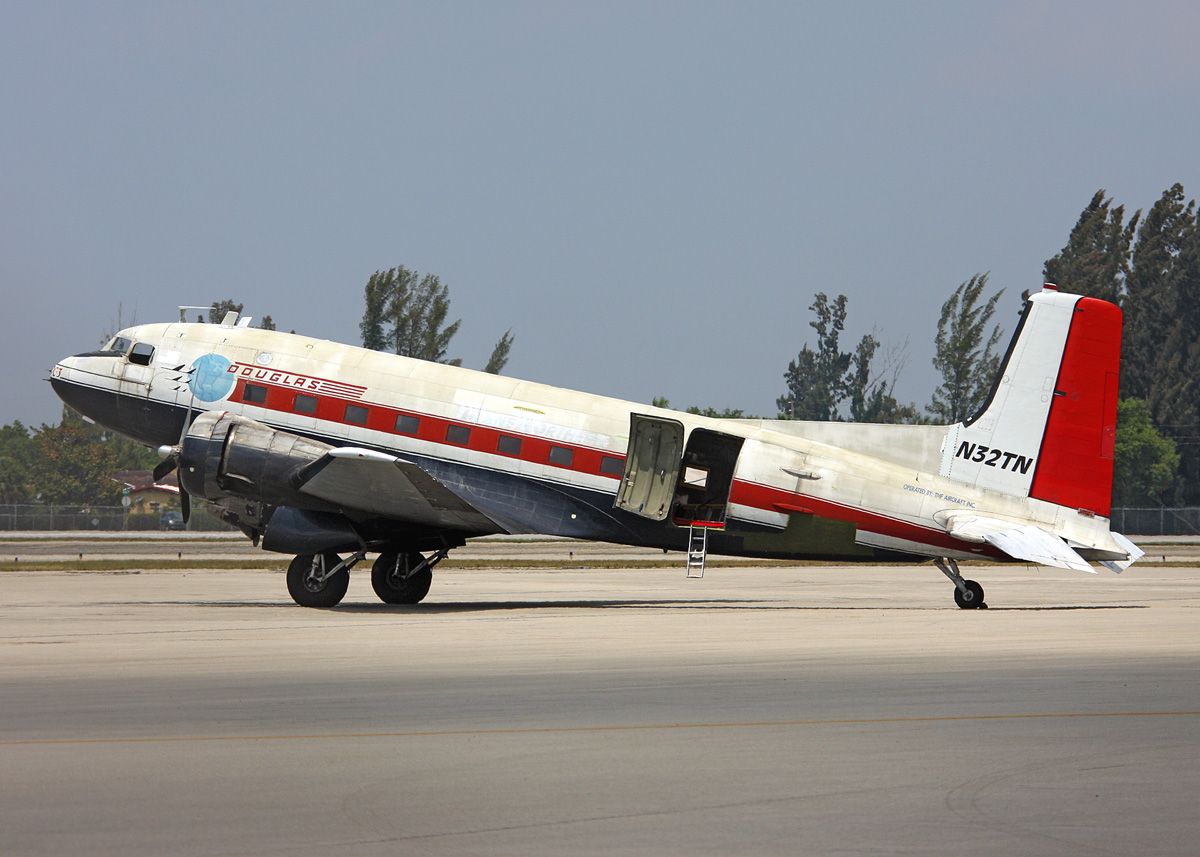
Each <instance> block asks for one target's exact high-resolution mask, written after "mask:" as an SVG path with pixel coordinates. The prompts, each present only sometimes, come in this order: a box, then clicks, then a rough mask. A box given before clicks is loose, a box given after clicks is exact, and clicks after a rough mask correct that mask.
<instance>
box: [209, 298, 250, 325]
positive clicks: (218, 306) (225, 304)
mask: <svg viewBox="0 0 1200 857" xmlns="http://www.w3.org/2000/svg"><path fill="white" fill-rule="evenodd" d="M244 306H245V304H239V303H234V302H233V299H232V298H226V299H225V300H223V301H213V303H212V307H211V308H210V309H209V311H208V323H209V324H220V323H221V322H222V321H224V319H225V314H226V313H228V312H231V311H232V312H236V313H238V314H239V315H241V312H242V307H244Z"/></svg>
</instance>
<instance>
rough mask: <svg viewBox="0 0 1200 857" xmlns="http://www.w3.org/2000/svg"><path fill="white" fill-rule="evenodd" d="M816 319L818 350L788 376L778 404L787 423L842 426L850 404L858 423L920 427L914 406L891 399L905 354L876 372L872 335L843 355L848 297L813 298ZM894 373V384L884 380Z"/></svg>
mask: <svg viewBox="0 0 1200 857" xmlns="http://www.w3.org/2000/svg"><path fill="white" fill-rule="evenodd" d="M809 309H810V310H812V311H813V313H814V314H815V315H816V319H815V320H814V321H810V322H809V325H810V326H811V327H812V328H813V329H814V330H816V331H817V348H816V350H815V351H814V350H813V349H812V348H810V347H809V346H808V344H807V343H806V344H805V345H804V346H803V347H802V348H801V349H800V353H799V355H797V357H796V359H795V360H792V361H791V362H790V363H788V368H787V371H786V372H784V376H783V377H784V380H785V381H786V383H787V392H786V393H785V394H784V395H782V396H780V397H779V399H778V400H777V401H776V404H777V406H778V407H779V418H780V419H784V420H825V421H827V420H840V419H843V418H844V417H843V415H842V410H841V408H842V404H843V403H845V402H847V401H848V402H849V412H850V419H851V420H853V421H854V422H918V421H919V420H920V416H919V415H918V413H917V408H916V406H915V405H901V404H900V403H899V402H897V401H896V399H895V397H894V396H893V395H892V391H893V390H894V389H895V386H896V377H897V375H898V374H899V370H900V367H901V366H902V365H903V362H904V361H903V349H900V350H899V351H895V352H893V353H892V354H891V355H890V357H889V359H888V360H887V361H886V365H885V366H884V367H883V370H882V372H880V371H877V370H876V369H875V368H874V360H875V355H876V353H877V352H878V350H879V340H878V339H876V338H875V334H874V333H873V332H872V333H868V334H866V335H865V336H863V338H862V339H861V340H859V343H858V345H857V347H856V348H855V349H854V352H853V353H847V352H843V351H842V350H841V349H840V347H839V345H838V340H839V337H840V335H841V333H842V331H843V330H844V329H845V326H846V296H845V295H838V296H837V298H836V299H834V301H833V302H832V303H830V301H829V297H828V296H827V295H826V294H825V293H824V292H818V293H817V294H816V295H814V297H813V302H812V304H811V305H810V306H809ZM889 369H890V370H891V381H890V382H889V381H887V380H886V379H885V377H884V376H885V375H886V374H887V373H888V370H889Z"/></svg>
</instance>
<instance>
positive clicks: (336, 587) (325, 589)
mask: <svg viewBox="0 0 1200 857" xmlns="http://www.w3.org/2000/svg"><path fill="white" fill-rule="evenodd" d="M341 564H342V558H341V557H340V556H338V555H337V554H335V553H320V554H308V553H306V554H300V556H298V557H296V558H295V559H293V560H292V562H291V564H290V565H289V566H288V571H287V587H288V593H289V594H290V595H291V596H292V600H293V601H295V602H296V603H297V604H299V605H300V606H301V607H335V606H337V604H338V603H339V602H340V601H341V600H342V598H343V597H344V596H345V595H346V588H347V587H349V586H350V571H349V569H347V568H342V569H340V570H338V571H337V572H335V573H333V574H330V573H329V572H330V571H331V570H332V569H335V568H337V567H338V566H339V565H341Z"/></svg>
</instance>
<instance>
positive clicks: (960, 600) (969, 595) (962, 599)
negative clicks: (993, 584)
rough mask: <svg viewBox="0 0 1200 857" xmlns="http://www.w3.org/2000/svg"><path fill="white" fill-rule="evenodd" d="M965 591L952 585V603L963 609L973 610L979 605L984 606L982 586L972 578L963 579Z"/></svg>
mask: <svg viewBox="0 0 1200 857" xmlns="http://www.w3.org/2000/svg"><path fill="white" fill-rule="evenodd" d="M963 584H964V585H965V591H964V590H962V589H959V588H958V587H957V586H956V587H954V603H955V604H957V605H958V606H959V607H961V608H963V609H964V610H974V609H976V608H979V607H983V608H986V607H987V605H986V604H984V603H983V587H982V586H980V585H979V584H978V583H976V582H975V581H974V580H964V581H963Z"/></svg>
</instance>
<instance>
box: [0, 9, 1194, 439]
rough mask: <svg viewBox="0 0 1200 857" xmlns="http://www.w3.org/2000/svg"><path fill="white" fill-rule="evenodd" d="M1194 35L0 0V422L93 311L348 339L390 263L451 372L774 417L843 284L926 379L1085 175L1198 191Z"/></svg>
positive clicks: (83, 339)
mask: <svg viewBox="0 0 1200 857" xmlns="http://www.w3.org/2000/svg"><path fill="white" fill-rule="evenodd" d="M1198 44H1200V5H1198V4H1195V3H1194V2H1178V3H1153V2H1150V3H1139V4H1132V3H1128V2H1093V3H1039V2H1003V3H990V4H984V3H959V2H952V3H896V2H889V3H825V4H802V3H796V2H788V3H779V4H775V3H700V2H692V3H645V2H639V3H631V4H618V3H586V4H585V3H499V2H486V3H483V2H481V3H432V2H431V3H385V4H368V3H338V4H325V5H321V4H299V3H293V2H287V3H265V2H260V3H250V2H242V3H203V4H200V3H164V2H153V3H146V4H125V3H99V2H89V3H77V4H76V3H67V4H64V3H52V2H12V0H0V122H2V125H0V283H3V288H4V297H5V309H6V313H5V321H4V336H3V337H2V338H0V343H2V345H0V349H2V351H0V356H2V358H3V361H4V364H5V365H6V366H8V370H7V371H6V372H5V373H4V374H3V375H2V376H0V379H2V380H0V384H2V385H3V386H2V387H0V393H2V395H0V402H3V409H2V411H0V421H3V422H8V421H9V420H12V419H15V418H20V419H22V420H26V421H30V422H40V421H55V420H56V419H57V415H58V413H59V405H58V402H57V400H56V399H55V397H54V395H53V393H52V392H51V390H50V387H49V385H48V384H46V383H44V381H43V380H42V379H44V378H45V377H47V374H48V369H49V367H50V366H51V365H53V363H54V361H55V360H56V359H58V358H59V357H60V356H63V355H65V354H69V353H74V352H77V351H82V350H86V349H88V348H90V347H93V346H95V345H96V343H97V341H98V339H99V337H100V336H101V334H102V333H103V332H104V331H105V330H106V329H108V328H109V327H110V326H111V324H112V323H113V322H115V320H116V317H117V309H118V305H120V306H122V307H123V309H124V318H125V320H126V321H127V322H128V321H129V319H130V317H131V316H132V315H134V314H135V313H136V319H137V320H138V321H157V320H169V319H172V318H174V317H177V313H176V311H175V309H174V307H175V306H176V305H178V304H181V303H187V304H206V303H209V302H211V301H212V300H215V299H220V298H225V297H233V298H236V299H237V300H240V301H245V303H246V305H247V312H251V313H253V314H255V315H261V314H263V313H271V314H272V315H273V316H274V317H275V319H276V321H277V322H278V323H279V324H280V326H281V327H283V328H284V329H288V328H295V329H296V330H297V331H300V332H302V333H307V334H312V335H316V336H321V337H326V338H329V339H337V340H341V341H346V342H351V343H355V344H357V342H358V320H359V317H360V315H361V311H362V287H363V285H364V283H365V282H366V279H367V277H368V276H369V275H370V274H371V272H372V271H375V270H377V269H381V268H387V267H390V266H393V265H399V264H404V265H407V266H409V267H411V268H416V269H418V270H420V271H422V272H426V271H432V272H436V273H438V274H440V275H441V276H442V278H443V280H444V281H445V282H447V283H448V284H449V285H450V288H451V293H452V296H453V299H454V305H453V309H454V312H455V314H456V315H460V316H461V317H462V318H463V326H462V330H461V332H460V333H459V335H458V338H457V340H456V342H455V344H454V349H453V350H454V352H455V353H457V354H459V355H461V356H462V357H464V358H465V360H466V364H467V365H469V366H481V365H482V364H483V362H484V361H485V360H486V358H487V354H488V352H489V351H490V349H491V346H492V345H493V343H494V342H495V340H496V339H497V338H498V337H499V335H500V333H502V332H503V331H504V329H505V328H508V327H512V329H513V331H514V333H515V335H516V345H515V347H514V349H513V354H512V359H511V361H510V363H509V366H508V369H507V374H510V375H515V376H518V377H524V378H530V379H533V380H538V381H544V382H548V383H551V384H557V385H562V386H569V387H575V388H580V389H585V390H590V391H593V392H599V393H606V394H611V395H617V396H622V397H626V398H630V399H635V400H641V401H649V400H650V398H651V397H653V396H655V395H664V396H668V397H669V398H670V399H671V401H672V403H674V404H676V405H678V406H684V405H689V404H712V405H715V406H731V407H741V408H744V409H746V410H748V411H753V412H756V413H767V414H772V413H773V412H774V408H775V398H776V397H777V396H778V395H779V394H780V393H781V392H782V390H783V379H782V373H783V370H784V368H785V367H786V365H787V362H788V360H789V359H790V358H792V357H793V356H794V355H795V354H796V352H797V351H798V350H799V349H800V346H801V345H802V344H803V343H804V342H805V341H808V340H809V339H810V337H809V334H810V333H811V332H812V331H811V329H810V328H809V327H808V321H809V319H810V313H809V312H808V309H807V307H808V305H809V303H811V301H812V296H813V293H814V292H816V291H818V290H823V291H827V292H829V293H831V294H836V293H838V292H843V293H845V294H846V295H848V297H849V301H850V303H849V328H850V330H849V332H850V334H851V337H852V338H857V336H859V335H861V334H862V333H864V332H866V331H869V330H870V329H871V328H873V327H874V328H877V329H878V334H879V336H880V338H881V339H882V340H883V341H884V342H885V343H888V344H892V345H896V344H900V343H903V342H904V341H905V340H907V342H908V365H907V368H906V370H905V372H904V374H903V375H902V377H901V386H900V390H899V392H900V394H901V397H902V398H905V399H913V400H917V401H919V402H921V403H924V402H926V401H928V398H929V394H930V392H931V390H932V387H933V385H934V374H933V370H932V368H931V367H930V364H929V360H930V357H931V356H932V353H933V349H932V339H933V334H934V325H935V323H936V315H937V310H938V307H939V306H940V304H941V302H942V301H943V300H944V299H945V298H946V296H947V295H948V294H949V292H950V291H951V290H952V289H953V288H954V286H955V285H957V284H958V283H959V282H960V281H962V280H964V279H966V278H967V277H968V276H970V275H971V274H973V273H975V272H976V271H991V273H992V282H993V284H994V285H996V286H1003V287H1005V288H1006V289H1007V293H1006V297H1005V299H1004V303H1003V316H1004V321H1005V324H1006V326H1007V327H1008V328H1009V329H1010V330H1011V323H1010V321H1011V319H1015V313H1016V310H1017V308H1018V302H1019V294H1020V291H1021V289H1023V288H1027V287H1029V288H1036V287H1037V286H1038V284H1039V283H1040V282H1041V279H1040V277H1041V266H1042V262H1043V261H1044V260H1045V259H1046V258H1047V257H1049V256H1050V255H1053V254H1054V253H1055V252H1056V251H1057V250H1058V249H1059V248H1060V247H1061V246H1062V244H1063V242H1064V241H1065V240H1066V237H1067V234H1068V232H1069V230H1070V228H1071V226H1072V225H1073V224H1074V222H1075V219H1076V218H1077V217H1078V215H1079V212H1080V210H1081V209H1082V208H1083V206H1084V205H1085V204H1086V203H1087V201H1088V199H1089V198H1090V197H1091V195H1092V193H1093V192H1095V190H1096V189H1098V188H1100V187H1104V188H1107V189H1108V191H1109V192H1110V193H1111V194H1113V195H1114V196H1115V197H1116V199H1117V200H1118V201H1121V202H1124V203H1126V204H1127V206H1128V207H1129V208H1131V209H1132V208H1138V207H1142V208H1145V207H1148V206H1149V205H1150V204H1152V203H1153V202H1154V200H1155V199H1156V198H1157V197H1158V196H1159V194H1160V193H1161V192H1162V190H1163V189H1165V188H1166V187H1168V186H1169V185H1170V184H1171V183H1172V182H1175V181H1181V182H1183V183H1184V186H1185V188H1186V189H1187V190H1188V192H1189V193H1190V194H1193V195H1195V194H1198V193H1200V159H1198V156H1197V152H1200V149H1198V147H1197V142H1198V137H1200V134H1198V133H1197V132H1198V131H1200V98H1198V96H1200V83H1198V82H1200V51H1197V45H1198ZM1063 285H1065V286H1069V284H1063ZM850 344H851V343H850V342H847V346H849V345H850Z"/></svg>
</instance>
